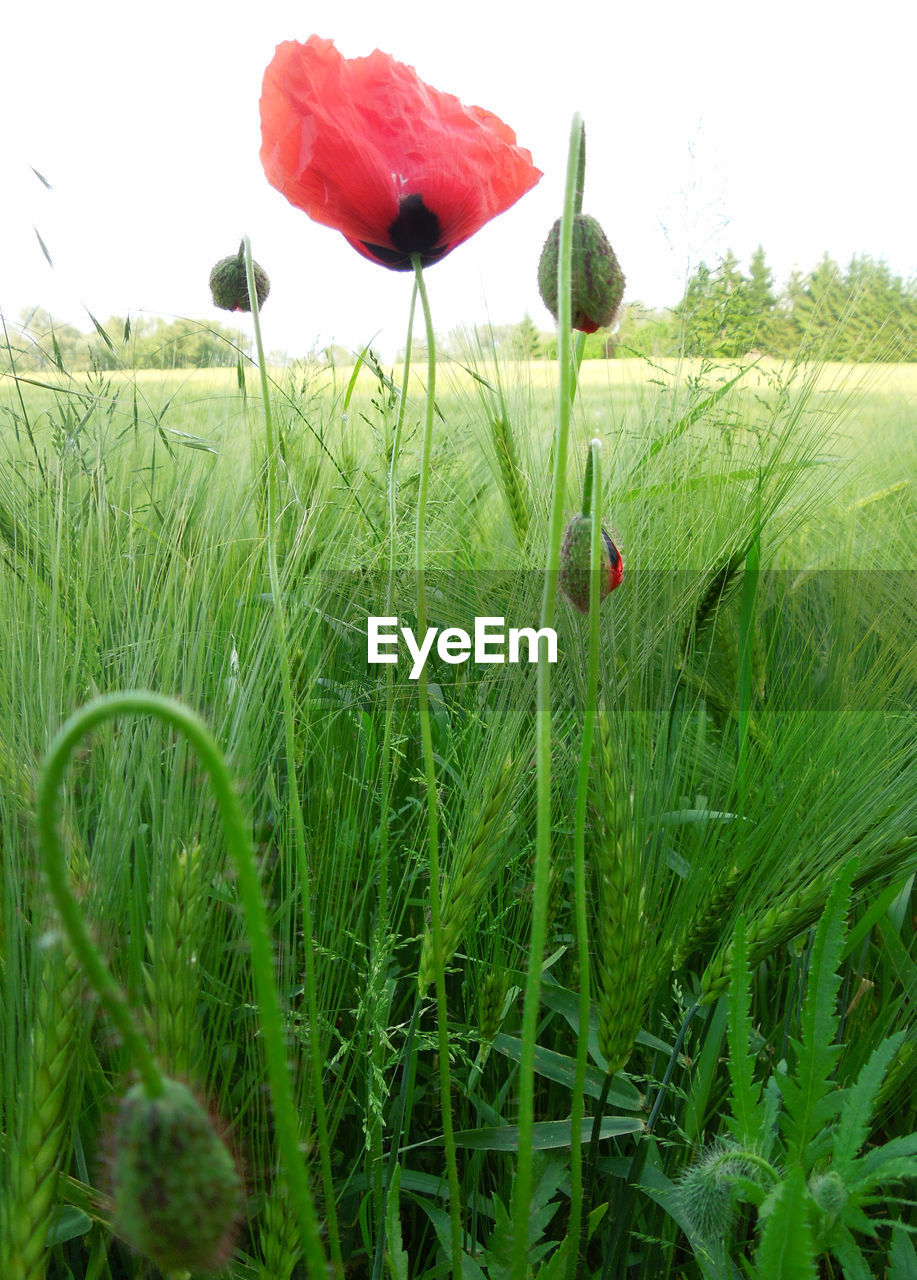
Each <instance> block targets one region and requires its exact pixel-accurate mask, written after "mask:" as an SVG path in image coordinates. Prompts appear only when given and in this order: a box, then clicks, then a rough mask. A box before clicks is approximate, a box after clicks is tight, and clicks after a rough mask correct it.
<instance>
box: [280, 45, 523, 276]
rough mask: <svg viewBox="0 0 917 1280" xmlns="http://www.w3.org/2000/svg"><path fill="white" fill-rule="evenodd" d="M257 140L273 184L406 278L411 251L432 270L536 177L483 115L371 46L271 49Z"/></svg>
mask: <svg viewBox="0 0 917 1280" xmlns="http://www.w3.org/2000/svg"><path fill="white" fill-rule="evenodd" d="M261 138H262V145H261V163H262V164H263V165H264V172H265V173H266V174H267V178H268V181H269V182H270V183H271V185H272V186H274V187H276V188H277V190H278V191H281V192H283V194H284V195H285V196H286V198H287V199H288V200H289V201H290V203H291V204H294V205H296V207H297V208H298V209H303V210H305V212H306V213H307V214H308V215H309V217H310V218H314V219H315V221H316V222H322V223H324V224H325V226H328V227H334V228H335V229H336V230H338V231H341V232H343V234H344V236H345V237H346V238H347V240H348V241H349V242H350V244H352V245H353V247H354V248H355V249H356V250H357V252H358V253H362V254H363V256H364V257H365V258H369V259H370V261H371V262H378V263H380V264H381V265H382V266H384V267H390V268H392V270H394V271H409V270H410V269H411V255H412V254H419V255H420V260H421V262H422V264H423V265H424V266H429V265H430V264H431V263H433V262H439V260H440V258H444V257H445V256H446V254H447V253H449V252H450V251H451V250H452V249H454V248H455V247H456V245H459V244H461V243H462V241H463V240H467V239H468V237H469V236H472V235H474V233H475V232H476V231H478V230H480V228H481V227H482V226H483V225H484V223H485V222H488V221H489V220H490V219H491V218H494V217H496V216H497V214H498V213H503V211H504V210H505V209H508V208H509V207H510V205H513V204H515V202H516V201H517V200H518V199H519V197H520V196H523V195H525V193H526V191H528V190H529V189H530V188H531V187H533V186H534V185H535V183H536V182H537V181H538V179H539V178H540V177H541V171H540V170H539V169H536V168H535V166H534V165H533V164H532V157H531V155H530V154H529V152H528V151H525V150H523V148H522V147H518V146H517V145H516V135H515V134H514V133H513V131H512V129H510V128H509V127H508V126H507V125H505V124H504V123H503V121H502V120H499V119H498V118H497V117H496V116H495V115H492V114H491V112H489V111H485V110H483V108H481V107H465V106H463V105H462V104H461V103H460V102H459V100H458V98H455V97H453V96H452V95H451V94H448V93H440V92H438V90H436V89H431V88H430V86H429V85H427V84H424V82H423V81H422V80H420V79H419V78H418V76H417V73H416V72H415V71H414V69H413V67H407V66H405V65H404V63H401V62H396V61H395V60H394V59H393V58H391V57H389V55H388V54H385V53H380V52H379V50H378V49H377V50H376V51H375V52H374V53H371V54H370V55H369V57H367V58H344V57H342V56H341V54H340V53H338V51H337V49H335V47H334V45H333V43H332V42H331V41H330V40H322V39H321V38H320V37H319V36H310V38H309V39H308V40H307V42H306V43H305V44H297V43H296V42H295V41H287V42H286V43H284V44H281V45H278V46H277V49H276V51H275V53H274V58H273V60H272V62H271V64H270V66H269V67H268V68H267V71H266V72H265V73H264V85H263V88H262V94H261Z"/></svg>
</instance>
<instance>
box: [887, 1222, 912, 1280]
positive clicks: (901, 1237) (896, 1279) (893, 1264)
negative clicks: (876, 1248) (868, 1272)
mask: <svg viewBox="0 0 917 1280" xmlns="http://www.w3.org/2000/svg"><path fill="white" fill-rule="evenodd" d="M914 1276H917V1250H915V1249H914V1242H913V1240H912V1239H911V1237H910V1236H909V1235H908V1233H907V1231H906V1230H905V1228H904V1227H903V1226H902V1225H901V1224H900V1222H899V1223H896V1224H895V1226H894V1227H893V1229H892V1244H891V1248H890V1249H889V1251H888V1272H887V1274H886V1280H913V1278H914Z"/></svg>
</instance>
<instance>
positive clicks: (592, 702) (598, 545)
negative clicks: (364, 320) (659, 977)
mask: <svg viewBox="0 0 917 1280" xmlns="http://www.w3.org/2000/svg"><path fill="white" fill-rule="evenodd" d="M586 477H587V482H586V484H585V485H584V496H583V514H584V515H590V514H591V516H592V529H591V537H590V546H589V565H590V568H591V570H592V572H591V573H590V575H589V654H588V667H587V671H586V700H585V704H584V709H583V741H582V746H581V749H580V759H579V773H578V775H577V780H576V811H575V815H574V823H573V879H574V892H575V911H576V952H577V961H578V964H579V975H580V979H579V980H580V991H579V1025H580V1034H579V1038H578V1040H577V1044H576V1075H575V1077H574V1082H573V1099H572V1102H571V1107H570V1223H569V1226H568V1227H567V1238H568V1240H569V1244H568V1246H567V1249H568V1253H567V1278H568V1280H573V1277H574V1276H575V1275H576V1272H577V1269H578V1263H579V1254H580V1253H581V1243H582V1242H581V1240H580V1235H581V1233H582V1224H583V1222H584V1221H585V1217H586V1214H584V1212H583V1210H584V1205H583V1144H582V1133H581V1129H582V1119H583V1111H584V1109H585V1108H584V1101H583V1099H584V1093H585V1086H586V1052H587V1048H588V1042H589V1034H588V1028H589V1005H590V992H589V926H588V917H587V909H586V801H587V798H588V794H589V765H590V763H591V760H592V748H593V742H594V738H595V717H596V709H597V703H598V688H599V654H600V651H601V650H600V646H601V616H600V612H599V610H600V608H601V604H602V594H601V572H600V571H601V565H602V444H601V441H599V440H593V441H592V442H591V443H590V445H589V458H588V461H587V463H586ZM587 506H588V510H587ZM589 1207H590V1206H588V1205H587V1206H585V1208H586V1213H587V1214H588V1210H589Z"/></svg>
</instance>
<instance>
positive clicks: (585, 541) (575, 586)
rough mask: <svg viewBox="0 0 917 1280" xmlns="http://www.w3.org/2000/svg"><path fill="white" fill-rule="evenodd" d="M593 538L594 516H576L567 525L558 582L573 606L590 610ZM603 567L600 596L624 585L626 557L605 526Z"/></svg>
mask: <svg viewBox="0 0 917 1280" xmlns="http://www.w3.org/2000/svg"><path fill="white" fill-rule="evenodd" d="M591 542H592V517H591V516H584V515H578V516H574V517H573V519H572V520H571V521H570V523H569V524H568V525H567V528H566V531H565V533H564V540H563V542H562V543H561V547H560V572H559V574H558V577H557V585H558V587H559V588H560V590H561V591H562V592H563V594H564V595H565V596H566V597H567V599H568V600H569V601H570V603H571V604H572V605H573V606H574V608H576V609H579V611H580V613H588V612H589V551H590V545H591ZM601 551H602V567H601V574H602V577H601V582H600V587H599V598H600V599H601V600H604V599H605V597H606V596H607V595H609V594H610V593H611V592H612V591H614V589H615V587H619V586H620V585H621V580H622V579H623V577H624V561H623V560H622V559H621V553H620V551H619V550H618V548H617V547H616V546H615V544H614V542H613V541H612V539H611V536H610V535H609V534H608V533H607V532H606V531H605V530H604V529H603V530H602V542H601Z"/></svg>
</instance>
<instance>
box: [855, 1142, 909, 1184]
mask: <svg viewBox="0 0 917 1280" xmlns="http://www.w3.org/2000/svg"><path fill="white" fill-rule="evenodd" d="M914 1177H917V1133H907V1134H902V1136H901V1137H900V1138H892V1140H891V1141H890V1142H886V1143H885V1145H884V1146H882V1147H876V1148H875V1150H873V1151H868V1152H867V1153H866V1155H865V1156H861V1158H860V1159H859V1160H858V1161H857V1163H856V1179H855V1181H854V1182H853V1184H852V1186H853V1187H854V1188H855V1189H856V1190H857V1191H868V1190H869V1189H870V1188H872V1187H880V1186H887V1185H888V1184H889V1183H890V1182H898V1181H900V1180H901V1179H902V1178H914Z"/></svg>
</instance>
